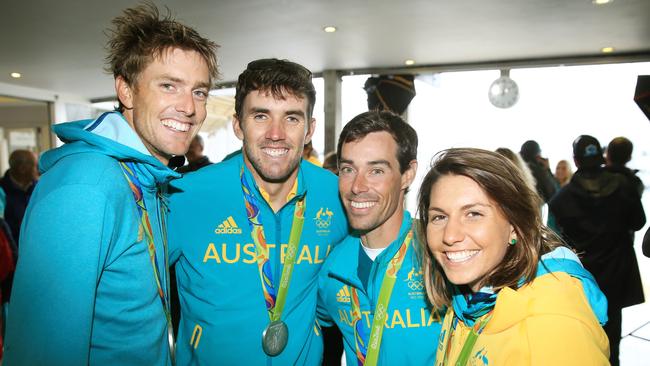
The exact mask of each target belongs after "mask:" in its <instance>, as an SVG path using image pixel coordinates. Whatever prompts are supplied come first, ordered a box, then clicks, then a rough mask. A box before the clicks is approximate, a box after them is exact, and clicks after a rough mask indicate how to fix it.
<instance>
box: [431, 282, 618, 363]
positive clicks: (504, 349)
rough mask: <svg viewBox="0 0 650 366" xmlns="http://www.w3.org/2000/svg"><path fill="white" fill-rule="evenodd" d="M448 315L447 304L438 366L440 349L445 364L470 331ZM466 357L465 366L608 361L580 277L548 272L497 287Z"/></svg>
mask: <svg viewBox="0 0 650 366" xmlns="http://www.w3.org/2000/svg"><path fill="white" fill-rule="evenodd" d="M486 316H489V314H486V315H484V317H486ZM454 319H455V316H454V310H453V307H449V309H448V311H447V314H446V316H445V320H444V324H443V328H442V329H443V330H442V333H441V336H440V337H441V339H440V344H439V348H438V356H437V358H436V362H435V365H436V366H441V365H444V363H443V357H444V354H445V353H447V359H448V362H447V365H452V364H455V362H456V360H457V359H458V357H459V354H460V350H461V348H462V347H463V345H464V344H465V341H466V340H467V338H468V335H469V333H470V330H471V328H470V327H468V326H466V325H465V324H464V323H463V322H462V321H457V322H454ZM481 320H482V319H478V320H477V321H476V322H477V323H480V322H481ZM454 325H455V326H454ZM452 330H453V331H452ZM450 339H451V341H450ZM449 342H451V343H449ZM469 355H470V357H469V359H468V362H467V365H472V366H487V365H490V366H493V365H497V366H500V365H558V366H561V365H566V366H570V365H609V361H608V359H609V343H608V340H607V335H606V334H605V332H604V331H603V329H602V327H601V326H600V324H599V322H598V318H597V317H596V315H595V314H594V310H592V306H591V305H590V302H589V300H588V299H587V297H586V296H585V290H584V289H583V285H582V283H581V281H580V280H579V279H577V278H575V277H571V276H570V275H569V274H567V273H564V272H553V273H547V274H544V275H541V276H539V277H537V278H535V279H534V280H533V281H532V282H530V283H529V284H527V285H525V286H523V287H521V288H519V289H518V290H513V289H511V288H509V287H506V288H504V289H501V290H500V291H499V293H498V295H497V299H496V304H495V307H494V310H493V313H492V318H491V319H490V320H489V321H488V322H487V325H486V326H485V328H484V329H483V332H482V333H481V334H480V335H479V336H478V338H477V340H476V343H475V345H474V347H473V348H472V350H471V352H470V353H469Z"/></svg>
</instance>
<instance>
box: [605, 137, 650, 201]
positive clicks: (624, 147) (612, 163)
mask: <svg viewBox="0 0 650 366" xmlns="http://www.w3.org/2000/svg"><path fill="white" fill-rule="evenodd" d="M633 149H634V145H632V141H630V140H628V139H627V138H625V137H622V136H620V137H615V138H614V139H613V140H612V141H611V142H610V143H609V144H608V145H607V149H606V150H605V162H606V167H605V169H607V170H609V171H610V172H614V173H620V174H623V175H624V176H625V177H626V178H627V179H629V181H630V184H632V185H633V186H634V187H635V188H636V190H637V192H638V193H639V196H641V195H643V191H644V190H645V186H644V185H643V182H642V181H641V178H639V177H638V176H637V175H636V173H637V172H638V170H632V169H630V168H628V167H627V166H625V165H626V164H627V163H628V162H629V161H630V160H632V150H633Z"/></svg>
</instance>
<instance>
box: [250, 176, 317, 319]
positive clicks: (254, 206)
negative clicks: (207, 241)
mask: <svg viewBox="0 0 650 366" xmlns="http://www.w3.org/2000/svg"><path fill="white" fill-rule="evenodd" d="M240 179H241V186H242V192H243V193H244V203H245V205H246V215H247V217H248V223H249V225H250V228H251V237H252V239H253V242H255V254H256V258H257V267H258V269H259V272H260V280H261V281H262V290H263V292H264V300H265V302H266V309H267V311H268V313H269V318H270V319H271V321H272V322H273V321H276V320H280V318H281V316H282V311H283V310H284V304H285V302H286V297H287V292H288V290H289V284H290V282H291V276H292V274H293V267H294V264H295V262H296V253H297V252H298V245H299V243H300V236H301V235H302V227H303V223H304V222H305V209H306V204H305V197H302V198H300V199H298V200H297V202H296V207H295V209H294V213H293V223H292V224H291V233H290V234H289V243H288V245H287V251H286V254H285V257H284V267H283V268H282V276H281V277H280V282H279V284H278V290H277V292H276V289H275V285H274V283H273V273H272V270H271V263H270V261H269V258H270V254H269V246H268V244H267V242H266V237H265V235H264V226H263V225H262V223H261V221H262V219H261V213H260V205H259V202H258V200H257V197H255V195H253V193H252V192H253V191H252V190H251V187H250V185H249V184H248V182H247V180H246V177H245V175H244V168H243V167H242V169H241V171H240ZM278 247H279V245H278Z"/></svg>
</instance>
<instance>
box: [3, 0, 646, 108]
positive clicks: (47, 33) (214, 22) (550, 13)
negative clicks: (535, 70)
mask: <svg viewBox="0 0 650 366" xmlns="http://www.w3.org/2000/svg"><path fill="white" fill-rule="evenodd" d="M136 3H137V2H136V1H133V0H112V1H96V0H86V1H79V0H56V1H53V0H4V1H2V2H0V83H8V84H15V85H20V86H28V87H35V88H41V89H47V90H51V91H57V92H61V93H68V94H73V95H78V96H81V97H83V98H88V99H98V98H105V97H111V96H112V95H113V94H114V91H113V84H112V77H110V76H109V75H107V74H105V73H104V72H103V69H102V68H103V57H104V49H103V46H104V44H105V42H106V36H105V35H104V33H103V30H104V29H105V28H106V27H107V26H108V25H109V23H110V20H111V19H112V18H113V17H115V16H117V15H118V14H119V13H120V11H121V10H122V9H124V8H126V7H129V6H132V5H134V4H136ZM156 3H157V4H159V5H166V6H168V7H169V8H170V9H171V11H172V13H173V14H175V15H176V17H177V18H178V19H180V20H182V21H184V22H185V23H187V24H189V25H192V26H194V27H195V28H196V29H197V30H198V31H199V32H200V33H201V34H202V35H204V36H206V37H208V38H211V39H213V40H214V41H216V42H217V43H218V44H220V45H221V48H220V50H219V58H220V64H221V72H222V75H223V81H226V82H227V81H233V80H236V78H237V75H238V74H239V73H240V72H241V71H242V70H243V69H244V68H245V66H246V64H247V63H248V62H249V61H251V60H254V59H257V58H263V57H278V58H287V59H290V60H293V61H296V62H299V63H301V64H303V65H305V66H307V67H308V68H310V69H311V70H312V71H314V72H316V73H318V72H321V71H323V70H326V69H334V70H356V71H368V70H379V69H386V68H395V67H401V66H402V65H403V62H404V60H405V59H414V60H415V61H416V62H417V65H416V67H418V66H419V67H422V66H440V65H467V64H496V65H498V64H504V63H505V64H508V63H512V62H518V61H524V62H532V63H544V62H547V61H548V60H549V59H554V60H557V59H565V58H570V59H574V60H583V61H584V60H585V58H586V59H587V60H588V62H600V61H617V60H622V59H630V58H633V59H642V60H650V0H614V1H613V2H612V3H611V4H608V5H604V6H595V5H593V4H592V0H401V1H399V0H233V1H224V0H185V1H183V0H165V1H156ZM326 25H335V26H336V27H338V29H339V31H337V32H336V33H332V34H326V33H324V32H323V31H322V28H323V27H324V26H326ZM605 46H613V47H615V49H616V51H615V53H614V54H613V56H608V57H614V58H613V59H612V58H607V59H605V58H602V59H599V58H601V57H605V56H603V55H601V54H600V53H599V50H600V49H601V48H602V47H605ZM594 57H595V58H594ZM416 70H419V69H416ZM14 71H17V72H20V73H22V74H23V77H22V78H21V79H12V78H11V77H10V75H9V74H10V73H11V72H14Z"/></svg>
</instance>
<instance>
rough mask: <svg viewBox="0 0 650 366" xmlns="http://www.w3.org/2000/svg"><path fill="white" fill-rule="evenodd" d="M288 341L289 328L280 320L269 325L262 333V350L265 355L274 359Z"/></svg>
mask: <svg viewBox="0 0 650 366" xmlns="http://www.w3.org/2000/svg"><path fill="white" fill-rule="evenodd" d="M288 340H289V328H288V327H287V324H285V322H283V321H282V320H275V321H272V322H271V323H269V325H267V326H266V329H264V332H263V333H262V349H263V350H264V353H266V354H267V355H269V356H271V357H274V356H277V355H279V354H280V353H282V351H283V350H284V348H285V347H286V346H287V341H288Z"/></svg>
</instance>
